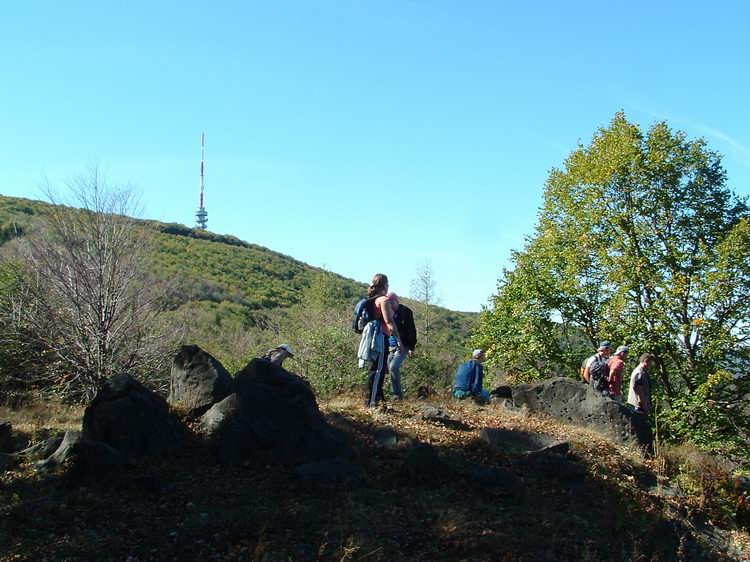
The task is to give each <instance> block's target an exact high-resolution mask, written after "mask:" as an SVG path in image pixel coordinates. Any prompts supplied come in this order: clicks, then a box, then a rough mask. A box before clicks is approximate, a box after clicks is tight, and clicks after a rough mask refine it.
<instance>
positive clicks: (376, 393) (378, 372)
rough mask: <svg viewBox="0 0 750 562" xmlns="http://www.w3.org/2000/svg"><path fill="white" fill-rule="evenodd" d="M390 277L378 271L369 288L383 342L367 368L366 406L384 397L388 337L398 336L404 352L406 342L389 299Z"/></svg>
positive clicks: (398, 343) (375, 404) (400, 346)
mask: <svg viewBox="0 0 750 562" xmlns="http://www.w3.org/2000/svg"><path fill="white" fill-rule="evenodd" d="M387 293H388V277H386V276H385V275H384V274H383V273H377V274H375V276H374V277H373V278H372V285H370V287H369V288H368V290H367V298H368V299H374V302H373V316H374V318H375V320H378V321H379V324H380V332H381V334H382V337H380V338H379V339H378V341H379V342H382V343H380V344H379V345H378V349H377V350H374V351H377V357H376V358H375V359H374V360H373V361H370V365H369V366H368V369H367V384H366V386H365V406H369V407H370V408H374V407H375V406H377V403H378V400H380V399H381V398H382V397H383V381H384V380H385V375H387V374H388V345H387V342H388V339H389V338H390V337H391V336H393V337H395V338H396V343H397V346H398V349H399V351H400V352H401V353H404V344H403V343H402V342H401V336H400V335H399V333H398V328H396V322H395V320H394V313H395V309H394V306H393V303H392V301H391V300H389V299H388V297H387V296H386V294H387Z"/></svg>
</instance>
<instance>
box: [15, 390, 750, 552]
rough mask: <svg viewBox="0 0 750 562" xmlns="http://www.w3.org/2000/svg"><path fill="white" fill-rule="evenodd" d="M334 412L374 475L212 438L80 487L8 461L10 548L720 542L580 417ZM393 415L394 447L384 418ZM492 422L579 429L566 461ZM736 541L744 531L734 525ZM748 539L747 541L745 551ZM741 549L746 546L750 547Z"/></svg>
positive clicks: (58, 416)
mask: <svg viewBox="0 0 750 562" xmlns="http://www.w3.org/2000/svg"><path fill="white" fill-rule="evenodd" d="M320 402H321V409H322V410H323V411H324V412H327V413H334V412H335V413H337V414H339V416H340V417H339V416H337V417H336V419H337V420H338V421H337V422H335V423H336V424H337V425H338V426H339V427H342V428H343V429H344V430H345V431H346V432H347V433H348V435H349V439H350V442H351V445H352V447H353V448H354V449H355V452H356V463H357V465H358V466H360V467H361V469H362V474H363V478H362V482H361V483H360V484H357V485H341V486H337V487H333V488H311V487H309V486H306V485H302V484H301V483H300V482H298V481H296V480H295V479H294V478H293V477H292V474H291V472H290V470H289V469H287V468H284V467H251V466H247V467H235V468H224V467H220V466H218V465H217V464H216V462H215V461H214V459H213V457H212V456H211V455H210V454H209V453H208V452H207V451H205V450H203V449H200V448H191V449H189V450H185V451H182V452H181V453H180V454H178V455H177V456H175V457H171V458H163V459H150V460H144V461H141V462H138V463H135V464H134V465H133V466H132V467H131V469H130V471H129V474H128V476H127V478H126V479H125V480H124V481H123V482H119V483H117V484H115V485H111V484H110V485H96V484H93V483H92V484H91V485H90V486H78V487H72V486H71V485H69V484H68V483H67V482H66V480H65V479H64V478H63V477H58V476H55V477H45V478H42V477H40V476H38V475H36V474H35V473H34V471H33V467H31V466H28V465H22V466H21V467H19V468H18V469H17V470H15V471H13V472H9V473H6V474H4V475H2V477H0V558H2V559H6V560H24V559H44V558H47V559H70V560H74V559H87V560H125V559H130V560H131V561H134V560H188V559H189V560H218V559H230V560H269V561H272V560H347V561H349V560H351V561H354V560H367V561H375V560H507V561H511V560H512V561H516V560H521V561H537V560H638V561H647V560H693V559H705V560H709V559H712V556H713V554H710V555H708V554H701V553H702V552H705V551H703V550H701V548H700V547H697V546H695V545H693V546H691V545H690V544H685V543H684V542H683V543H680V542H679V541H677V542H676V543H673V542H670V541H669V540H665V539H664V537H663V536H661V535H660V534H659V533H660V529H662V530H663V527H664V524H665V522H666V521H667V520H668V519H667V518H668V517H670V516H671V515H670V514H673V513H674V512H676V511H678V506H676V505H675V504H679V503H680V501H681V500H680V499H676V500H674V501H672V500H669V499H665V498H664V497H661V496H659V495H658V493H656V492H655V491H654V488H653V485H654V482H655V480H656V479H655V475H654V473H653V471H652V470H651V466H649V464H648V463H646V462H644V461H643V459H641V457H640V456H639V455H638V454H637V453H635V452H634V451H631V450H626V449H623V448H620V447H617V446H615V445H612V444H611V443H609V442H607V441H606V440H605V439H602V438H601V437H600V436H598V435H596V434H592V433H590V432H587V431H585V430H582V429H580V428H576V427H572V426H569V425H565V424H562V423H557V422H555V421H553V420H550V419H549V418H546V417H543V416H527V415H522V414H517V413H511V412H508V411H506V410H504V409H502V408H499V407H496V406H477V405H476V404H474V403H472V402H468V401H467V402H455V401H440V400H437V401H436V402H435V403H434V404H433V405H436V406H439V407H440V408H442V409H443V410H444V411H446V412H447V413H448V414H449V415H450V416H451V417H452V418H453V419H455V420H461V421H463V422H464V425H463V426H446V425H444V424H441V423H435V422H428V421H424V420H420V419H417V418H415V415H416V414H418V413H419V412H421V411H422V410H423V409H424V407H425V403H423V402H417V401H409V400H407V401H405V402H402V403H394V404H389V406H388V407H387V408H386V409H384V410H383V411H380V412H376V413H374V414H373V413H372V412H371V411H370V410H365V409H363V408H362V407H361V406H360V405H359V399H357V398H355V397H348V396H339V397H335V398H331V399H330V400H328V401H326V400H321V401H320ZM34 410H35V409H32V411H29V412H22V411H18V412H8V411H3V410H0V419H3V417H5V418H10V419H11V421H12V422H13V423H14V425H17V426H18V427H20V428H25V429H24V430H25V431H29V432H30V433H32V434H33V433H38V432H40V431H41V430H42V429H44V428H47V427H51V426H56V424H61V425H60V429H62V428H63V426H65V427H68V428H70V426H74V428H79V427H80V417H81V413H82V412H81V411H80V410H78V411H77V412H76V411H73V410H70V411H68V410H66V409H65V408H62V407H60V406H53V407H52V408H51V411H50V412H49V413H47V414H45V413H44V411H43V410H36V412H35V413H34ZM384 426H386V427H391V428H393V429H395V430H396V432H397V433H398V435H399V437H400V442H401V443H402V444H403V445H402V446H398V447H395V448H386V447H382V446H379V445H378V444H377V443H376V441H375V439H374V438H373V433H374V431H375V429H377V428H379V427H384ZM485 427H496V428H506V429H519V430H523V431H530V432H543V433H547V434H550V435H552V436H555V437H557V438H560V439H565V440H567V441H569V442H570V443H571V453H570V455H569V461H561V462H560V463H558V464H551V465H546V464H542V465H536V464H531V463H529V462H527V461H526V460H525V459H523V458H522V457H520V456H518V455H512V454H505V453H503V452H499V451H496V450H493V449H491V448H489V447H488V446H486V445H485V444H484V443H483V442H481V441H480V439H479V432H480V431H481V429H482V428H485ZM417 441H419V442H424V443H430V444H432V445H433V446H434V447H435V448H436V449H437V451H438V454H439V457H440V459H441V461H443V463H444V464H445V465H446V466H448V467H450V470H449V471H448V473H440V474H438V473H437V472H435V473H434V474H432V473H430V474H421V475H413V474H410V473H409V472H408V471H406V470H405V464H404V456H405V454H406V452H407V451H408V449H409V446H410V444H412V443H414V442H417ZM465 463H472V464H473V465H475V466H476V465H480V466H482V467H486V468H494V469H498V470H503V471H506V472H507V473H509V474H511V475H512V477H513V478H514V480H515V485H514V486H513V487H512V489H510V490H507V489H506V490H497V489H495V490H492V489H484V488H482V487H480V486H477V485H476V483H474V482H471V481H469V480H467V479H466V477H465V474H464V472H462V469H461V468H460V467H461V466H463V465H464V464H465ZM733 539H734V542H735V544H737V545H742V544H747V543H748V542H750V541H748V540H747V536H746V535H745V534H744V533H739V532H735V533H734V535H733ZM737 552H740V551H739V550H737V551H736V552H735V554H734V556H735V557H738V558H739V557H741V556H744V555H738V554H737ZM744 559H748V558H747V557H744Z"/></svg>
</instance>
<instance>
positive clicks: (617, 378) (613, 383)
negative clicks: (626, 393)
mask: <svg viewBox="0 0 750 562" xmlns="http://www.w3.org/2000/svg"><path fill="white" fill-rule="evenodd" d="M607 365H609V393H610V394H611V395H612V396H620V394H622V370H623V368H624V367H625V363H624V362H623V361H622V359H620V358H619V357H618V356H617V355H613V356H612V357H611V359H610V360H609V363H607Z"/></svg>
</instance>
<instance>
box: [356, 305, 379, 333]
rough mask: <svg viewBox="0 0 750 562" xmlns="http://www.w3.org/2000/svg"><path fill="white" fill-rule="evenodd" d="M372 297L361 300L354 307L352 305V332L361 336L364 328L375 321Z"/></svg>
mask: <svg viewBox="0 0 750 562" xmlns="http://www.w3.org/2000/svg"><path fill="white" fill-rule="evenodd" d="M376 298H377V297H372V298H369V299H361V300H360V301H359V302H358V303H357V304H356V305H354V317H353V318H352V330H354V331H355V332H356V333H358V334H361V333H362V332H363V331H364V329H365V326H367V325H368V324H369V323H370V322H372V321H373V320H375V299H376Z"/></svg>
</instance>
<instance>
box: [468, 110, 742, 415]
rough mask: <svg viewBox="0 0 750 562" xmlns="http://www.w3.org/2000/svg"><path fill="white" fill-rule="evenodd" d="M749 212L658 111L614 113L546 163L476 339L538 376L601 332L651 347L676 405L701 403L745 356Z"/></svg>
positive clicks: (515, 368)
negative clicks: (533, 213) (527, 227)
mask: <svg viewBox="0 0 750 562" xmlns="http://www.w3.org/2000/svg"><path fill="white" fill-rule="evenodd" d="M748 217H749V214H748V209H747V206H746V205H745V202H744V201H743V200H740V199H739V198H737V197H736V196H735V195H734V194H733V192H732V191H731V190H730V189H729V188H728V187H727V185H726V173H725V171H724V169H723V167H722V166H721V157H720V156H719V155H718V154H717V153H715V152H713V151H711V150H709V149H708V147H707V146H706V144H705V142H704V141H703V140H702V139H697V140H689V139H688V138H687V137H686V135H685V133H683V132H679V131H678V132H674V131H672V130H671V129H670V128H669V127H668V126H667V124H666V123H664V122H658V123H656V124H654V125H653V126H652V127H651V128H650V129H649V130H648V131H647V132H646V133H644V132H643V131H642V130H641V129H640V128H639V127H638V126H637V125H634V124H632V123H629V122H628V121H627V120H626V118H625V116H624V114H622V113H618V114H616V115H615V117H614V119H613V120H612V122H611V123H610V124H609V126H608V127H604V128H601V129H600V130H599V131H598V132H597V133H596V134H595V135H594V137H593V139H592V141H591V143H590V144H589V145H588V146H583V145H579V146H578V148H577V149H576V150H574V151H573V152H572V153H571V154H570V156H569V157H568V158H567V159H566V161H565V165H564V167H563V169H553V170H552V171H551V172H550V175H549V178H548V180H547V183H546V188H545V193H544V202H543V205H542V207H541V210H540V214H539V220H538V223H537V226H536V229H535V232H534V235H533V236H532V237H530V238H529V239H528V241H527V243H526V246H525V248H524V249H523V250H522V251H519V252H517V253H515V254H514V256H513V262H514V266H515V267H513V268H511V269H509V270H506V271H504V273H503V276H502V278H501V279H500V281H499V285H498V292H497V294H496V295H495V296H494V298H493V303H492V305H491V306H490V307H489V308H488V309H486V310H485V311H484V312H483V314H482V317H481V320H480V322H479V324H478V328H477V331H476V333H475V335H474V339H475V342H476V343H477V344H478V345H483V346H485V347H487V348H488V349H490V350H493V351H494V352H495V354H494V361H495V362H497V363H499V364H501V365H502V366H503V367H504V368H505V369H507V370H508V371H510V372H514V373H516V374H517V375H518V376H519V377H527V378H529V377H533V378H538V377H540V376H544V375H546V374H548V373H550V372H560V373H567V374H574V373H576V374H577V367H578V365H579V363H580V360H581V359H582V357H583V356H585V355H586V354H587V353H589V352H590V350H591V348H592V347H594V345H595V343H596V342H597V341H598V340H600V339H605V338H606V339H611V340H613V341H615V342H621V343H626V344H629V345H630V346H631V349H632V351H633V352H634V353H633V354H637V353H640V352H643V351H649V352H650V353H653V354H654V355H655V356H656V358H657V362H656V363H657V364H656V370H655V371H656V372H655V374H656V376H657V379H658V383H659V384H658V388H659V390H660V391H661V392H663V393H664V396H665V399H666V402H667V404H668V405H669V406H670V407H671V408H672V409H673V410H675V409H679V404H682V403H684V402H685V400H687V401H688V402H690V401H691V400H693V399H695V400H704V399H705V396H704V395H705V393H706V392H708V390H707V389H714V390H715V391H716V392H719V391H720V388H721V385H720V384H718V383H717V384H714V383H712V384H709V385H707V384H706V383H707V381H709V378H710V377H713V378H711V379H710V380H712V381H717V380H718V381H721V380H724V379H723V378H722V377H718V378H717V377H714V375H715V374H716V373H718V372H720V371H721V370H723V369H728V368H729V369H731V368H743V369H745V370H746V366H747V361H748V345H747V344H748V335H749V334H748V322H747V320H748V318H749V317H750V298H748V297H750V283H749V282H750V238H749V237H748V236H749V235H750V225H749V224H748ZM574 376H577V375H574ZM699 390H700V392H699ZM678 398H679V400H677V399H678ZM708 417H710V416H708Z"/></svg>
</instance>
